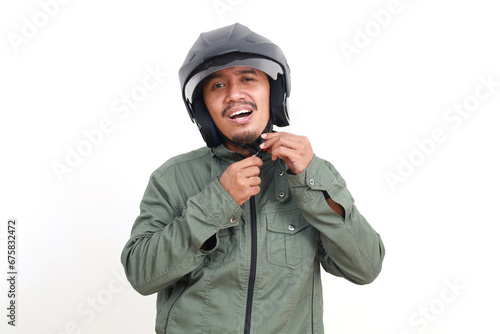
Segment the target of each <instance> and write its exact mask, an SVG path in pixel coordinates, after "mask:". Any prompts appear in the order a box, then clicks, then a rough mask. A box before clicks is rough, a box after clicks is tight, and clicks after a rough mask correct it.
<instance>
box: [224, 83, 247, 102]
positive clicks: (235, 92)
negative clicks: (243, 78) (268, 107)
mask: <svg viewBox="0 0 500 334" xmlns="http://www.w3.org/2000/svg"><path fill="white" fill-rule="evenodd" d="M245 97H246V93H245V91H244V89H243V87H242V86H241V85H240V84H239V83H238V82H231V83H230V84H229V87H228V91H227V96H226V98H227V102H237V101H240V100H244V99H245Z"/></svg>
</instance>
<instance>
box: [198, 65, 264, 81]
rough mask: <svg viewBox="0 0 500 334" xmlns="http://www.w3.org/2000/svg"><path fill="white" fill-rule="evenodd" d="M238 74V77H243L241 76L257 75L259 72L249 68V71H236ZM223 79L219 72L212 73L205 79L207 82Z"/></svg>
mask: <svg viewBox="0 0 500 334" xmlns="http://www.w3.org/2000/svg"><path fill="white" fill-rule="evenodd" d="M236 74H237V75H241V74H257V71H255V70H254V69H253V68H249V69H244V70H238V71H236ZM221 77H222V74H220V73H219V72H215V73H212V74H210V75H209V76H208V77H206V78H205V82H208V81H210V80H212V79H218V78H221Z"/></svg>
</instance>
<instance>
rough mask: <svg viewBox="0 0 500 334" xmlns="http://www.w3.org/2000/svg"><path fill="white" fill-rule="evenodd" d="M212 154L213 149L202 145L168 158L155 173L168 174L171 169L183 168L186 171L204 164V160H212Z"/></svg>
mask: <svg viewBox="0 0 500 334" xmlns="http://www.w3.org/2000/svg"><path fill="white" fill-rule="evenodd" d="M211 156H212V151H211V149H210V148H208V147H206V146H205V147H201V148H199V149H196V150H193V151H190V152H187V153H183V154H179V155H177V156H175V157H172V158H170V159H168V160H167V161H166V162H164V163H163V164H162V165H161V166H160V167H158V168H157V169H156V170H155V171H154V172H153V174H157V173H159V174H168V172H169V171H170V170H173V169H178V168H182V169H185V170H186V171H187V170H189V169H191V168H193V167H197V166H200V165H202V164H203V163H202V161H203V160H205V161H207V162H209V161H210V158H211Z"/></svg>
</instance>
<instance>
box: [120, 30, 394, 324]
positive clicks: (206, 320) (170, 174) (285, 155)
mask: <svg viewBox="0 0 500 334" xmlns="http://www.w3.org/2000/svg"><path fill="white" fill-rule="evenodd" d="M179 77H180V81H181V88H182V95H183V98H184V101H185V104H186V107H187V109H188V112H189V114H190V116H191V118H192V120H193V121H195V122H196V123H197V125H198V127H199V129H200V132H201V134H202V136H203V138H204V140H205V142H206V144H207V147H204V148H201V149H198V150H196V151H193V152H189V153H187V154H183V155H180V156H177V157H174V158H172V159H170V160H169V161H167V162H166V163H165V164H164V165H162V166H161V167H160V168H159V169H157V170H156V171H155V172H154V173H153V174H152V176H151V179H150V182H149V184H148V187H147V189H146V191H145V194H144V198H143V200H142V203H141V213H140V215H139V217H138V218H137V220H136V222H135V224H134V226H133V228H132V235H131V238H130V240H129V241H128V242H127V244H126V246H125V248H124V250H123V253H122V258H121V259H122V263H123V266H124V268H125V271H126V274H127V277H128V279H129V280H130V282H131V284H132V286H133V287H134V288H135V289H136V290H137V291H138V292H140V293H141V294H144V295H147V294H152V293H157V294H158V296H157V318H156V319H157V320H156V332H157V333H183V334H186V333H189V334H193V333H212V334H224V333H231V334H233V333H245V334H247V333H248V334H249V333H256V334H270V333H289V334H294V333H296V334H305V333H323V320H322V312H323V310H322V304H323V302H322V298H323V297H322V289H321V280H320V265H321V266H322V267H323V268H324V269H325V270H326V271H327V272H328V273H331V274H333V275H336V276H341V277H344V278H346V279H347V280H349V281H351V282H353V283H356V284H367V283H370V282H372V281H373V280H374V279H375V278H376V277H377V276H378V274H379V272H380V270H381V267H382V260H383V257H384V254H385V251H384V246H383V243H382V241H381V239H380V237H379V235H378V234H377V233H376V232H375V231H374V230H373V229H372V228H371V227H370V225H369V224H368V223H367V222H366V220H365V219H364V218H363V216H362V215H361V214H360V213H359V212H358V210H357V208H356V206H355V205H354V201H353V199H352V197H351V195H350V194H349V192H348V191H347V189H346V187H345V182H344V180H343V179H342V177H341V176H340V174H339V173H338V172H337V171H336V170H335V168H334V167H333V166H332V165H331V164H330V163H328V162H327V161H324V160H322V159H320V158H318V157H317V156H315V155H314V153H313V149H312V147H311V145H310V143H309V142H308V140H307V138H306V137H300V136H296V135H293V134H288V133H282V132H273V125H276V126H286V125H288V112H287V98H288V96H289V94H290V75H289V68H288V64H287V62H286V59H285V57H284V55H283V53H282V52H281V50H280V49H279V48H278V47H277V46H276V45H275V44H273V43H272V42H271V41H269V40H268V39H266V38H264V37H262V36H260V35H258V34H256V33H254V32H252V31H250V30H249V29H248V28H247V27H245V26H242V25H240V24H234V25H232V26H228V27H224V28H221V29H217V30H214V31H210V32H207V33H203V34H201V35H200V37H199V38H198V40H197V41H196V42H195V44H194V45H193V47H192V49H191V51H190V52H189V53H188V55H187V57H186V60H185V62H184V64H183V65H182V67H181V69H180V71H179Z"/></svg>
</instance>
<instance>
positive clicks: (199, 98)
mask: <svg viewBox="0 0 500 334" xmlns="http://www.w3.org/2000/svg"><path fill="white" fill-rule="evenodd" d="M236 66H245V67H252V68H255V69H258V70H261V71H262V72H264V73H266V74H267V75H268V77H269V79H270V80H269V85H270V90H271V91H270V96H271V101H270V107H271V108H270V109H271V115H270V122H271V123H272V124H274V125H276V126H280V127H281V126H287V125H289V117H288V110H287V98H288V97H289V96H290V68H289V67H288V63H287V61H286V58H285V56H284V55H283V52H282V51H281V49H280V48H279V47H278V46H277V45H276V44H274V43H273V42H271V41H270V40H268V39H267V38H265V37H263V36H261V35H258V34H256V33H254V32H253V31H251V30H250V29H248V28H247V27H245V26H244V25H241V24H239V23H235V24H233V25H230V26H227V27H223V28H219V29H216V30H212V31H209V32H205V33H202V34H200V36H199V37H198V39H197V40H196V42H195V43H194V45H193V47H192V48H191V50H189V53H188V54H187V56H186V59H185V60H184V63H183V64H182V66H181V68H180V70H179V79H180V84H181V90H182V98H183V100H184V103H185V104H186V108H187V110H188V112H189V116H190V117H191V120H192V121H193V122H196V124H197V125H198V128H199V130H200V132H201V134H202V136H203V139H204V140H205V142H206V143H207V146H209V147H213V146H216V145H218V144H220V143H221V142H222V138H221V136H220V134H219V131H218V130H217V128H216V127H215V124H214V123H213V121H212V118H211V117H210V114H209V113H208V110H207V108H206V106H205V102H204V100H203V91H202V86H203V85H202V84H201V83H202V82H203V80H204V79H205V78H206V77H207V76H209V75H210V74H212V73H214V72H217V71H219V70H222V69H225V68H229V67H236Z"/></svg>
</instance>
